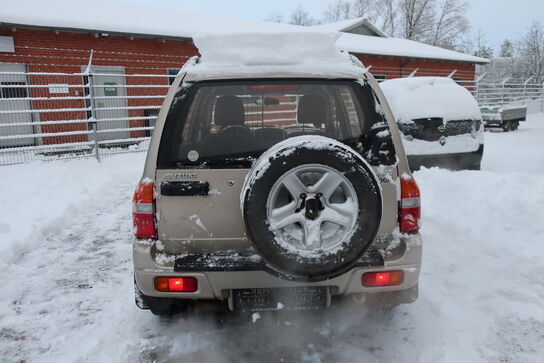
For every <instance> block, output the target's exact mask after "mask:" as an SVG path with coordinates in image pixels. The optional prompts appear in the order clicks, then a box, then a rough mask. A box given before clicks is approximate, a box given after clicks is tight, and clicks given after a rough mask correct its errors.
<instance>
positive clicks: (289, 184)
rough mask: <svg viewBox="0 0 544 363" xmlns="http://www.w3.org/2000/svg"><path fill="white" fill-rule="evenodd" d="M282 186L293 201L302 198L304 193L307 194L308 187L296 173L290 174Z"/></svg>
mask: <svg viewBox="0 0 544 363" xmlns="http://www.w3.org/2000/svg"><path fill="white" fill-rule="evenodd" d="M282 184H283V185H284V186H285V188H287V190H288V191H289V193H290V194H291V196H292V197H293V199H295V200H297V199H298V198H300V195H301V194H302V193H305V192H306V186H305V185H304V184H303V183H302V181H301V180H300V179H299V177H298V175H297V174H296V173H290V174H288V175H286V176H285V178H284V179H283V180H282Z"/></svg>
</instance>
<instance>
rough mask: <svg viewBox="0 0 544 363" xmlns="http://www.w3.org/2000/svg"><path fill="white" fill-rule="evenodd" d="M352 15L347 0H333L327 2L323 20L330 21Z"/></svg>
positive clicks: (349, 17) (352, 16)
mask: <svg viewBox="0 0 544 363" xmlns="http://www.w3.org/2000/svg"><path fill="white" fill-rule="evenodd" d="M354 17H355V16H354V15H353V12H352V6H351V3H350V2H349V1H347V0H335V1H334V2H332V3H329V5H328V6H327V10H326V11H325V13H324V14H323V20H325V21H326V22H331V23H332V22H336V21H341V20H347V19H351V18H354Z"/></svg>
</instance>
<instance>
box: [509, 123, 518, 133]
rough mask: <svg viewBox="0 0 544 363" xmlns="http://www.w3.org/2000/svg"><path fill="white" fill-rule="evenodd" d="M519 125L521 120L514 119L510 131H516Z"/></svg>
mask: <svg viewBox="0 0 544 363" xmlns="http://www.w3.org/2000/svg"><path fill="white" fill-rule="evenodd" d="M518 127H519V121H513V122H512V125H511V126H510V131H516V130H517V129H518Z"/></svg>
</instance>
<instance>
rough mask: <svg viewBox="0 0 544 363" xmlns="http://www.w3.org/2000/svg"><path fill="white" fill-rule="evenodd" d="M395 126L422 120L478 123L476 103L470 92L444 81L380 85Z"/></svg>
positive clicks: (405, 80)
mask: <svg viewBox="0 0 544 363" xmlns="http://www.w3.org/2000/svg"><path fill="white" fill-rule="evenodd" d="M380 87H381V88H382V91H383V92H384V94H385V96H386V98H387V101H388V102H389V105H390V106H391V108H392V111H393V114H394V115H395V118H396V120H397V122H399V123H410V122H411V120H413V119H417V118H426V117H441V118H443V119H444V121H450V120H479V119H481V118H482V116H481V114H480V108H479V107H478V103H477V102H476V100H475V99H474V97H473V96H472V94H470V92H469V91H468V90H467V89H466V88H464V87H462V86H460V85H458V84H457V83H455V82H454V81H453V80H452V79H451V78H445V77H412V78H399V79H392V80H388V81H385V82H382V83H381V84H380Z"/></svg>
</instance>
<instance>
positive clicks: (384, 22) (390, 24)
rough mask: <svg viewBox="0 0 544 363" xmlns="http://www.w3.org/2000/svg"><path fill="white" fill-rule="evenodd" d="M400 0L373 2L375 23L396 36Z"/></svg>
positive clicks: (378, 0)
mask: <svg viewBox="0 0 544 363" xmlns="http://www.w3.org/2000/svg"><path fill="white" fill-rule="evenodd" d="M399 1H400V0H377V2H376V4H375V9H376V20H375V22H379V23H378V24H377V25H378V26H379V27H380V28H381V29H382V30H383V31H384V32H385V33H387V34H389V35H390V36H393V37H394V36H397V35H398V34H397V33H398V24H399V19H398V18H399V14H400V11H399V7H400V2H399Z"/></svg>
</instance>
